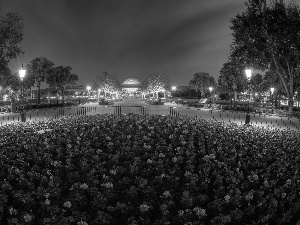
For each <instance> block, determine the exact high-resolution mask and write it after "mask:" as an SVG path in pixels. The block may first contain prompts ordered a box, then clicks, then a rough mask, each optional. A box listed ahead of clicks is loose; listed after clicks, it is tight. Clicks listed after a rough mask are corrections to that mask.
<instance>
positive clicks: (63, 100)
mask: <svg viewBox="0 0 300 225" xmlns="http://www.w3.org/2000/svg"><path fill="white" fill-rule="evenodd" d="M61 91H62V105H63V106H64V105H65V87H63V88H62V90H61Z"/></svg>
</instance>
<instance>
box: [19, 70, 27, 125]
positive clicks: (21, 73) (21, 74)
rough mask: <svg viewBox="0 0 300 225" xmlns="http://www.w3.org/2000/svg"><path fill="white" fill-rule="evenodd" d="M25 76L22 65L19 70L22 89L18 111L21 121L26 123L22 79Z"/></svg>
mask: <svg viewBox="0 0 300 225" xmlns="http://www.w3.org/2000/svg"><path fill="white" fill-rule="evenodd" d="M25 74H26V70H25V69H23V65H22V67H21V69H20V70H19V76H20V79H21V82H22V89H21V107H20V111H21V121H22V122H25V121H26V117H25V111H24V83H23V80H24V77H25Z"/></svg>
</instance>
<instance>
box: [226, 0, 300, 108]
mask: <svg viewBox="0 0 300 225" xmlns="http://www.w3.org/2000/svg"><path fill="white" fill-rule="evenodd" d="M246 7H247V8H246V11H245V12H243V13H241V14H238V15H237V16H236V17H234V18H233V19H232V20H231V23H232V26H231V27H230V28H231V30H232V31H233V43H232V45H231V48H232V51H231V54H230V57H231V58H234V59H236V60H237V61H238V62H239V63H240V64H241V65H243V66H244V67H245V68H246V67H252V68H254V69H257V70H262V71H265V70H267V71H272V73H273V74H274V75H275V74H276V75H277V76H278V77H279V78H280V80H281V82H282V85H283V87H284V90H285V93H286V96H287V98H288V105H289V112H292V109H293V95H294V91H295V90H294V85H295V80H297V79H299V70H297V68H299V60H300V54H299V53H300V33H299V32H297V30H299V27H300V10H299V6H298V5H296V4H295V3H294V2H291V3H285V2H284V1H282V0H275V1H271V2H270V3H269V4H267V1H266V0H252V1H251V0H249V1H248V2H246Z"/></svg>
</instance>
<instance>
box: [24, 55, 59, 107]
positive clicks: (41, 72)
mask: <svg viewBox="0 0 300 225" xmlns="http://www.w3.org/2000/svg"><path fill="white" fill-rule="evenodd" d="M53 65H54V63H53V62H51V61H50V60H48V59H47V58H45V57H40V58H35V59H33V60H31V61H30V63H29V64H28V65H27V73H28V74H30V76H33V77H34V80H35V82H36V84H37V87H38V104H40V102H41V83H42V82H44V81H45V79H46V77H47V76H48V75H49V74H50V72H51V69H52V67H53Z"/></svg>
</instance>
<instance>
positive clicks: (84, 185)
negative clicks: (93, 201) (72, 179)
mask: <svg viewBox="0 0 300 225" xmlns="http://www.w3.org/2000/svg"><path fill="white" fill-rule="evenodd" d="M79 187H80V188H81V189H83V190H85V189H87V188H89V185H87V184H86V183H83V184H81V185H80V186H79Z"/></svg>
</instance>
